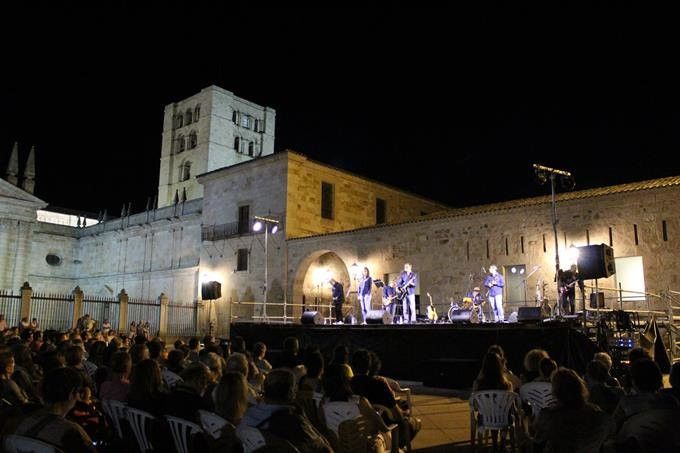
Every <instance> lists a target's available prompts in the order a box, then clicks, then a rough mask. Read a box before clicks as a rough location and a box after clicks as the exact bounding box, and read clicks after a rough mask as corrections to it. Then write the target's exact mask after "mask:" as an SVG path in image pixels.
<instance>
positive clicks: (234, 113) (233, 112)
mask: <svg viewBox="0 0 680 453" xmlns="http://www.w3.org/2000/svg"><path fill="white" fill-rule="evenodd" d="M237 120H238V113H236V110H234V111H232V112H231V121H232V123H234V124H236V123H237Z"/></svg>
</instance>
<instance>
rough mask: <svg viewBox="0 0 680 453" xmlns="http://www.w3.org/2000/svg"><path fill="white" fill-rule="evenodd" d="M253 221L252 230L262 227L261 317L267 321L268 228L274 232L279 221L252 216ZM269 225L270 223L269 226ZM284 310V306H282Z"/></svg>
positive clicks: (259, 229)
mask: <svg viewBox="0 0 680 453" xmlns="http://www.w3.org/2000/svg"><path fill="white" fill-rule="evenodd" d="M253 219H255V223H253V231H255V232H259V231H261V230H262V229H264V286H263V287H262V293H263V300H262V319H263V320H264V321H267V287H268V282H269V249H268V246H267V243H268V238H269V230H270V228H271V234H276V232H277V231H279V221H278V220H276V219H271V218H269V217H262V216H257V215H256V216H253ZM270 225H272V226H271V227H270ZM284 310H285V308H284ZM283 320H284V322H285V320H286V314H285V313H284V314H283Z"/></svg>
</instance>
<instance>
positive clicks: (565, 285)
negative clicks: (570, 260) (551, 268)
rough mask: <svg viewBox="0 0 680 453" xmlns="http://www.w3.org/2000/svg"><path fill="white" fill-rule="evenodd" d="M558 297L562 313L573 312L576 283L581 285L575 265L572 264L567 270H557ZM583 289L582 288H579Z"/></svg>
mask: <svg viewBox="0 0 680 453" xmlns="http://www.w3.org/2000/svg"><path fill="white" fill-rule="evenodd" d="M558 276H559V285H560V298H561V299H562V300H561V301H560V302H561V306H562V313H569V314H571V315H573V314H574V311H575V299H576V285H579V286H581V285H582V284H583V282H582V280H580V279H579V275H578V273H577V272H576V265H575V264H572V265H571V268H570V269H569V270H568V271H560V272H559V275H558ZM581 291H583V289H581Z"/></svg>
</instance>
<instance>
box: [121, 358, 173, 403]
mask: <svg viewBox="0 0 680 453" xmlns="http://www.w3.org/2000/svg"><path fill="white" fill-rule="evenodd" d="M161 388H162V380H161V371H160V369H159V368H158V364H157V363H156V362H154V361H153V360H151V359H145V360H142V361H141V362H139V363H138V364H137V365H135V366H134V368H133V370H132V376H131V378H130V392H129V393H128V404H129V405H130V406H131V407H134V408H137V409H141V410H143V411H146V412H149V413H150V414H152V415H158V416H161V415H163V411H164V409H165V396H164V394H163V393H162V391H161Z"/></svg>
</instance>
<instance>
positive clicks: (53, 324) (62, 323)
mask: <svg viewBox="0 0 680 453" xmlns="http://www.w3.org/2000/svg"><path fill="white" fill-rule="evenodd" d="M29 318H31V319H32V318H36V319H37V320H38V323H39V324H40V327H41V329H42V330H47V329H55V330H67V329H70V328H71V325H72V323H73V295H72V294H41V293H33V295H32V297H31V312H30V315H29Z"/></svg>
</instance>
